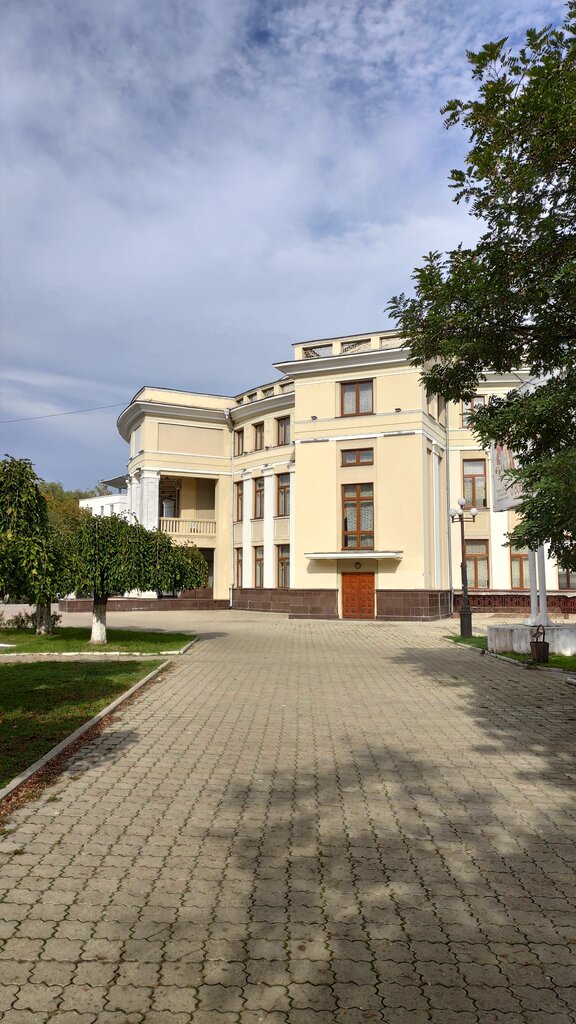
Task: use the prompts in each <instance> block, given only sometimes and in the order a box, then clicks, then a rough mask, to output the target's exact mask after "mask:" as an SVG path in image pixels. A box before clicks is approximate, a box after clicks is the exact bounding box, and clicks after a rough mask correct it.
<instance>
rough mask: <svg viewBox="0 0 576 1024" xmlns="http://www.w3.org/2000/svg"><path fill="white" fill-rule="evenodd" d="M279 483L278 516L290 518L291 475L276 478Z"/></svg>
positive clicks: (286, 474) (285, 474)
mask: <svg viewBox="0 0 576 1024" xmlns="http://www.w3.org/2000/svg"><path fill="white" fill-rule="evenodd" d="M276 479H277V481H278V492H277V493H278V501H277V503H276V504H277V512H276V515H278V516H289V515H290V473H280V474H279V475H278V476H277V477H276Z"/></svg>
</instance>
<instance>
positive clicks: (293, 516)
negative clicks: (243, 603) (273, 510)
mask: <svg viewBox="0 0 576 1024" xmlns="http://www.w3.org/2000/svg"><path fill="white" fill-rule="evenodd" d="M288 470H289V472H290V589H291V590H292V589H293V588H294V587H296V586H297V583H296V466H295V464H294V463H293V462H291V463H290V465H289V466H288Z"/></svg>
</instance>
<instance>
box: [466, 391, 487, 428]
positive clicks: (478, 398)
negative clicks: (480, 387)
mask: <svg viewBox="0 0 576 1024" xmlns="http://www.w3.org/2000/svg"><path fill="white" fill-rule="evenodd" d="M484 405H486V399H485V397H484V395H474V398H472V399H471V400H470V401H469V402H462V426H463V427H467V426H468V423H469V422H470V413H471V412H476V410H477V409H481V408H482V407H483V406H484Z"/></svg>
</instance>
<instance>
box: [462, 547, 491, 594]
mask: <svg viewBox="0 0 576 1024" xmlns="http://www.w3.org/2000/svg"><path fill="white" fill-rule="evenodd" d="M464 547H465V554H466V566H467V569H468V586H469V587H470V589H471V590H488V587H489V586H490V578H489V573H488V541H487V540H467V541H465V542H464Z"/></svg>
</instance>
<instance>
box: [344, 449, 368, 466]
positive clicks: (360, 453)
mask: <svg viewBox="0 0 576 1024" xmlns="http://www.w3.org/2000/svg"><path fill="white" fill-rule="evenodd" d="M373 462H374V449H373V448H346V449H345V450H344V451H343V452H342V465H343V466H371V465H372V463H373Z"/></svg>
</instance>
